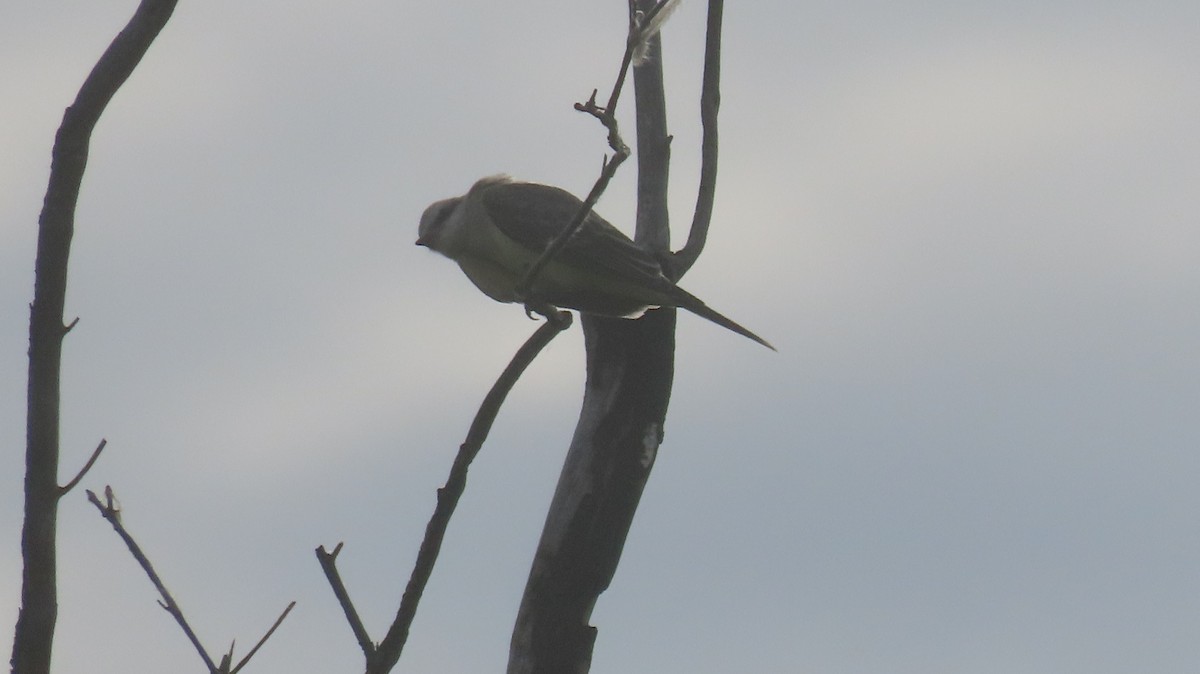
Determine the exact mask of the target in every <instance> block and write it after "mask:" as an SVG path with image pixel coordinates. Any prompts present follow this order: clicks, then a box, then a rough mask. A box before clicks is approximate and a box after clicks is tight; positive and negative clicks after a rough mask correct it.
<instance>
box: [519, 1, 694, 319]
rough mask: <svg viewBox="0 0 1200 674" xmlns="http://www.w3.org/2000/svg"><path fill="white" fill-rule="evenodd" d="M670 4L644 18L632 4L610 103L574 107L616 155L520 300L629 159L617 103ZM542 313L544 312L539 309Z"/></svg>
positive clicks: (528, 274)
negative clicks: (596, 125)
mask: <svg viewBox="0 0 1200 674" xmlns="http://www.w3.org/2000/svg"><path fill="white" fill-rule="evenodd" d="M669 4H671V0H665V1H664V2H660V3H659V4H658V5H656V6H655V7H654V8H653V9H651V10H650V11H649V12H647V13H646V14H645V16H644V17H641V16H640V14H639V12H638V10H637V9H636V8H635V6H634V3H633V2H630V3H629V35H628V36H627V38H626V40H625V53H624V55H622V57H621V67H620V69H619V70H618V71H617V79H616V82H614V83H613V88H612V93H610V94H609V96H608V103H606V104H605V105H604V106H603V107H601V106H600V105H599V104H598V103H597V102H596V93H597V92H596V90H595V89H593V90H592V95H591V96H590V97H588V100H587V102H586V103H576V104H575V109H576V110H578V111H580V112H585V113H587V114H589V115H591V116H593V117H595V118H596V119H597V120H599V121H600V123H601V124H603V125H604V128H605V129H607V130H608V146H609V147H610V148H612V151H613V156H612V157H611V158H606V159H605V160H604V162H603V164H602V165H601V169H600V177H598V178H597V179H596V183H595V184H594V185H592V189H591V191H590V192H588V195H587V198H586V199H584V200H583V203H582V204H580V206H579V210H578V211H576V213H575V215H574V216H573V217H572V218H571V220H570V221H568V222H567V224H566V225H565V226H564V227H563V229H562V231H561V232H559V234H558V236H556V237H554V240H553V241H551V242H550V244H549V245H548V246H546V249H545V250H543V251H542V254H541V255H539V256H538V258H537V260H535V261H534V263H533V264H532V265H530V267H529V269H527V270H525V275H524V276H523V277H522V278H521V280H520V282H518V283H517V296H518V297H521V298H530V299H536V298H531V297H530V291H531V289H532V288H533V283H534V281H536V280H537V277H538V275H539V274H541V273H542V270H543V269H544V268H545V267H546V265H547V264H549V263H550V260H551V259H553V258H554V256H555V255H557V254H558V252H559V251H560V250H562V248H563V246H565V245H567V241H569V240H570V239H571V237H572V236H574V235H575V232H576V231H578V230H579V228H580V227H581V226H583V221H584V220H586V219H587V216H588V214H589V213H591V211H592V208H594V207H595V206H596V203H597V202H598V201H600V195H602V194H604V190H606V189H608V183H609V181H611V180H612V178H613V176H614V175H616V173H617V169H618V168H619V167H620V166H621V164H622V163H623V162H624V161H625V160H626V159H628V158H629V154H630V151H629V146H628V145H626V144H625V141H624V139H622V138H621V132H620V128H619V126H618V124H617V116H616V113H617V101H618V100H620V97H621V91H622V90H623V89H624V88H625V79H626V77H627V76H628V74H629V66H630V64H631V63H632V62H633V54H634V51H636V50H637V49H638V48H639V47H640V45H642V44H643V43H644V42H645V41H646V40H648V39H649V38H650V37H652V34H653V33H654V32H657V29H658V28H659V27H661V24H658V25H657V26H655V27H654V28H653V30H649V31H648V30H645V29H644V26H647V25H653V24H654V22H653V19H654V18H655V16H656V15H657V14H658V13H659V12H661V11H662V10H663V9H664V8H665V7H667V6H668V5H669ZM539 313H542V312H541V311H540V310H539Z"/></svg>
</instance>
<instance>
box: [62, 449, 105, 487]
mask: <svg viewBox="0 0 1200 674" xmlns="http://www.w3.org/2000/svg"><path fill="white" fill-rule="evenodd" d="M106 445H108V440H106V439H104V438H101V439H100V444H98V445H96V449H95V450H93V451H92V455H91V456H90V457H88V460H87V463H85V464H83V468H80V469H79V472H78V473H76V474H75V477H73V478H71V481H70V482H68V483H66V484H64V485H63V486H61V487H59V488H58V496H59V498H62V497H63V496H64V495H66V493H67V492H69V491H71V490H72V489H74V488H75V485H77V484H79V481H80V480H82V479H83V476H84V475H87V473H88V471H89V470H91V469H92V465H93V464H95V463H96V459H99V458H100V452H103V451H104V447H105V446H106Z"/></svg>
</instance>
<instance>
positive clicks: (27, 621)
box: [11, 0, 176, 673]
mask: <svg viewBox="0 0 1200 674" xmlns="http://www.w3.org/2000/svg"><path fill="white" fill-rule="evenodd" d="M175 4H176V0H143V2H142V3H141V4H140V5H139V6H138V8H137V11H136V12H134V15H133V17H132V18H131V19H130V20H129V23H128V24H127V25H126V26H125V28H124V30H122V31H121V32H120V33H118V34H117V37H116V39H114V40H113V41H112V44H110V45H109V47H108V49H107V50H106V51H105V52H104V55H103V56H101V57H100V60H99V61H97V62H96V65H95V67H94V68H93V69H92V72H91V74H90V75H88V77H87V79H86V80H85V81H84V83H83V86H82V87H80V89H79V93H78V95H76V97H75V102H74V103H72V104H71V106H70V107H69V108H67V109H66V112H64V113H63V120H62V125H61V126H59V128H58V133H57V135H56V136H55V141H54V149H53V151H52V153H51V154H52V158H51V164H50V181H49V185H48V186H47V188H46V198H45V201H44V202H43V204H42V213H41V216H40V218H39V219H38V242H37V258H36V261H35V262H34V283H33V304H31V305H30V312H29V384H28V389H27V393H28V400H29V402H28V411H27V413H26V450H25V471H26V478H25V521H24V523H23V525H22V529H21V554H22V557H23V562H24V572H23V576H22V584H21V611H20V614H19V615H18V617H17V626H16V630H15V632H14V638H13V651H12V658H11V663H12V667H13V671H17V672H31V673H33V672H49V671H50V659H51V653H52V645H53V641H54V627H55V623H56V622H57V621H58V609H57V606H58V588H57V578H56V576H57V566H58V560H57V557H56V555H55V549H54V548H55V543H56V539H57V536H58V534H57V517H58V501H59V499H61V498H62V495H63V494H64V493H65V491H64V490H62V489H61V488H60V487H59V486H58V460H59V445H58V442H59V437H58V417H59V398H60V385H59V374H60V371H61V368H62V341H63V337H64V336H65V335H66V333H67V331H68V330H70V329H71V327H73V326H74V325H75V323H76V322H77V320H78V319H76V321H72V322H71V325H69V326H64V325H63V307H64V305H65V303H66V294H67V263H68V260H69V258H70V254H71V238H72V236H73V235H74V230H75V205H76V203H77V202H78V200H79V186H80V184H81V183H82V181H83V173H84V170H85V169H86V167H87V156H88V146H89V144H90V142H91V136H92V130H93V129H95V127H96V122H97V121H99V119H100V115H101V114H102V113H103V112H104V109H105V107H107V105H108V102H109V101H110V100H112V97H113V95H114V94H116V92H117V89H119V88H120V87H121V85H122V84H123V83H124V82H125V80H126V79H128V78H129V75H130V74H131V73H132V72H133V70H134V68H136V67H137V65H138V63H139V62H140V61H141V60H142V56H144V55H145V53H146V50H148V49H149V48H150V44H151V43H152V42H153V41H154V38H155V37H157V36H158V33H159V32H160V31H161V30H162V28H163V26H165V25H166V23H167V20H168V19H169V18H170V17H171V13H172V12H173V11H174V9H175ZM74 482H75V481H74V480H73V481H72V483H69V486H74Z"/></svg>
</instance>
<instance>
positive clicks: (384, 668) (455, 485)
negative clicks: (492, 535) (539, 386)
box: [317, 311, 572, 674]
mask: <svg viewBox="0 0 1200 674" xmlns="http://www.w3.org/2000/svg"><path fill="white" fill-rule="evenodd" d="M571 320H572V319H571V314H569V313H567V312H565V311H563V312H558V313H557V314H552V320H549V321H547V322H546V323H545V324H543V325H542V326H541V327H539V328H538V329H537V331H536V332H534V333H533V335H532V336H530V338H529V339H528V340H526V342H525V344H523V345H522V346H521V348H520V349H518V350H517V353H516V355H514V356H513V358H512V360H511V361H510V362H509V364H508V367H506V368H505V369H504V372H502V373H501V374H500V377H499V378H498V379H497V380H496V383H495V384H493V385H492V388H491V390H489V391H488V394H487V396H485V397H484V399H483V403H482V404H481V405H480V406H479V411H478V412H476V414H475V419H474V421H472V422H471V427H470V429H469V430H468V431H467V437H466V439H465V440H464V441H463V443H462V445H461V446H460V447H459V450H458V455H457V456H455V457H454V463H453V464H452V466H451V468H450V475H449V477H447V478H446V484H445V486H443V487H442V488H441V489H438V491H437V505H436V506H435V508H434V511H433V515H432V516H431V517H430V518H429V523H428V524H426V525H425V537H424V539H423V540H422V541H421V547H420V550H419V551H418V552H417V561H416V563H415V564H414V565H413V571H412V575H411V576H410V577H409V580H408V585H407V586H406V587H405V589H404V596H403V597H402V598H401V600H400V608H399V610H398V611H397V612H396V618H395V620H394V621H393V622H392V625H391V627H390V628H389V629H388V632H387V635H386V636H385V637H384V638H383V641H381V642H380V643H379V645H378V646H376V645H374V644H373V643H372V642H371V638H370V635H369V634H368V633H367V631H366V628H365V627H363V624H362V621H361V620H360V619H359V617H358V612H357V611H356V610H355V609H354V605H353V603H351V601H350V597H349V594H348V593H347V592H346V588H345V585H344V584H343V583H342V580H341V577H340V575H339V574H338V572H337V568H336V566H335V565H334V563H335V561H336V558H337V555H338V553H339V552H341V549H342V545H341V544H340V543H339V544H338V545H337V547H336V548H334V551H333V552H332V553H329V552H326V551H325V548H324V546H322V547H319V548H317V559H318V560H319V561H320V563H321V568H323V569H324V570H325V576H326V578H328V579H329V582H330V585H331V586H332V587H333V591H334V594H335V595H336V596H337V598H338V602H339V603H340V604H341V605H342V610H343V611H345V613H346V619H347V621H348V622H349V623H350V628H351V630H353V632H354V636H355V638H356V639H357V640H358V643H359V646H360V647H361V648H362V651H363V655H364V656H365V657H366V660H367V668H366V671H367V672H368V674H384V673H385V672H389V671H391V669H392V668H393V667H395V665H396V663H397V662H398V661H399V660H400V654H401V652H402V651H403V650H404V644H405V643H406V642H407V640H408V633H409V629H410V628H411V627H412V621H413V618H414V617H416V614H417V606H418V604H420V601H421V596H422V594H423V593H424V592H425V586H426V585H427V584H428V583H429V578H430V576H431V575H432V574H433V567H434V565H435V563H436V562H437V558H438V554H439V553H440V552H441V548H442V541H443V540H444V538H445V536H446V529H447V527H448V526H449V525H450V518H451V516H452V515H453V514H454V510H455V508H456V507H457V506H458V500H459V498H460V497H461V496H462V494H463V491H464V490H465V489H466V486H467V470H468V468H470V465H471V462H472V461H474V460H475V457H476V456H478V455H479V452H480V450H481V449H482V448H483V443H484V441H485V440H487V436H488V433H489V432H490V431H491V428H492V424H493V422H495V420H496V416H497V415H498V414H499V413H500V408H501V406H502V405H503V404H504V400H505V398H507V397H508V394H509V392H510V391H511V390H512V388H513V386H514V385H516V383H517V381H518V380H519V379H520V378H521V374H522V373H524V371H525V369H526V368H527V367H529V365H530V363H532V362H533V361H534V359H535V358H537V355H538V354H539V353H541V351H542V349H544V348H545V347H546V345H548V344H549V343H550V341H551V340H553V339H554V337H555V336H557V335H558V333H560V332H562V331H563V330H566V329H567V328H568V327H570V326H571Z"/></svg>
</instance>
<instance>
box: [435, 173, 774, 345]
mask: <svg viewBox="0 0 1200 674" xmlns="http://www.w3.org/2000/svg"><path fill="white" fill-rule="evenodd" d="M582 204H583V202H581V201H580V200H579V199H577V198H576V197H575V196H573V195H572V194H571V193H569V192H567V191H565V190H561V189H559V188H557V187H551V186H549V185H539V184H536V183H524V182H517V181H514V180H512V179H510V178H508V177H507V176H492V177H489V178H483V179H482V180H480V181H479V182H477V183H475V185H473V186H472V187H471V189H470V191H468V192H467V193H466V194H465V195H463V196H461V197H454V198H452V199H444V200H442V201H438V202H436V203H434V204H433V205H431V206H430V207H429V208H427V209H425V213H424V214H422V215H421V225H420V228H419V230H418V238H417V245H418V246H427V247H429V248H430V249H431V250H435V251H437V252H439V253H441V254H442V255H445V256H446V257H448V258H450V259H451V260H454V261H455V262H457V263H458V265H459V266H460V267H462V270H463V272H465V273H466V275H467V278H469V279H471V281H472V282H473V283H474V284H475V285H476V286H477V287H478V288H479V289H480V290H482V291H483V292H484V294H486V295H487V296H488V297H491V298H492V299H494V300H497V301H499V302H522V301H525V300H526V299H533V300H537V301H541V302H546V303H549V304H552V305H554V306H556V307H564V308H568V309H576V310H578V311H581V312H583V313H586V314H596V315H600V316H616V317H621V318H637V317H638V316H641V315H642V314H643V313H644V312H645V311H646V310H647V309H655V308H658V307H664V306H669V307H679V308H682V309H687V310H688V311H690V312H692V313H694V314H696V315H697V316H701V317H703V318H707V319H708V320H710V321H712V322H713V323H716V324H717V325H720V326H722V327H725V328H728V329H730V330H732V331H734V332H736V333H738V334H739V335H743V336H745V337H749V338H750V339H753V340H754V341H756V342H758V343H759V344H762V345H763V346H765V347H767V348H769V349H771V350H774V349H775V347H773V346H771V345H770V344H769V343H767V341H766V340H765V339H763V338H762V337H759V336H758V335H756V334H754V333H753V332H750V331H749V330H747V329H746V328H743V327H742V326H740V325H738V324H737V323H734V322H733V321H731V320H729V319H728V318H726V317H724V316H722V315H721V314H719V313H717V312H716V311H713V310H712V309H710V308H708V305H706V304H705V303H704V302H701V301H700V300H699V299H698V298H697V297H695V296H694V295H692V294H690V293H688V292H687V291H685V290H684V289H683V288H680V287H679V286H677V285H675V283H674V282H673V281H671V280H670V279H669V278H667V277H666V276H665V275H664V274H663V269H662V264H661V263H660V262H659V260H658V258H656V257H655V256H654V255H653V254H652V253H650V252H649V251H647V250H645V249H644V248H642V247H641V246H639V245H637V244H636V243H634V242H633V241H632V240H630V238H629V237H627V236H625V234H623V233H622V232H621V230H619V229H617V228H616V227H613V226H612V225H611V224H609V223H608V222H607V221H606V220H605V219H604V218H602V217H600V216H599V215H596V213H595V212H594V211H592V212H589V213H588V214H587V217H586V218H585V219H584V221H583V224H582V225H581V226H580V228H579V229H578V230H577V231H576V232H575V234H574V235H573V236H572V237H571V238H570V239H569V240H568V241H567V243H566V245H565V246H563V248H562V249H561V250H559V251H558V252H557V253H556V254H555V255H554V256H553V257H552V258H551V259H550V262H549V263H548V264H547V265H546V266H545V267H544V268H543V269H542V270H541V273H540V274H539V275H538V276H537V278H536V279H535V280H534V282H533V286H532V287H531V288H530V291H529V294H530V296H531V297H530V298H522V297H518V293H517V290H516V286H517V284H518V283H519V282H520V281H521V278H522V276H523V275H524V273H525V270H526V269H528V268H529V267H530V265H532V264H533V263H534V261H535V260H537V258H538V256H539V255H541V253H542V251H544V250H545V249H546V246H548V245H549V244H550V242H551V241H553V240H554V238H555V237H556V236H557V235H558V234H559V232H561V231H562V230H563V228H564V227H566V225H567V223H568V222H570V221H571V218H572V217H573V216H574V215H575V214H576V213H577V212H578V211H579V207H580V206H581V205H582Z"/></svg>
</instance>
